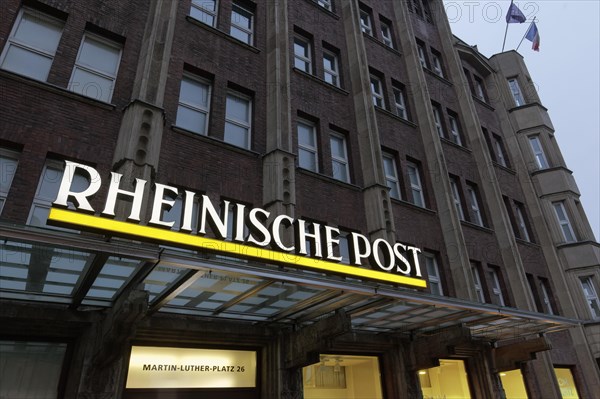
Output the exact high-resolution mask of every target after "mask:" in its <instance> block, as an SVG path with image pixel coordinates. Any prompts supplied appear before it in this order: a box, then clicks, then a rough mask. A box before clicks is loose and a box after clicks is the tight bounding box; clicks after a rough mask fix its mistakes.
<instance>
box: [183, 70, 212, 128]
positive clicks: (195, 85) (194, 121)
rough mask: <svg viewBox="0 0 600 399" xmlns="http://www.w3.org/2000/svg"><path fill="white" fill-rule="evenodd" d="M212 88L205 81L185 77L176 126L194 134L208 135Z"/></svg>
mask: <svg viewBox="0 0 600 399" xmlns="http://www.w3.org/2000/svg"><path fill="white" fill-rule="evenodd" d="M210 91H211V87H210V84H209V83H208V82H206V81H205V80H202V79H199V78H196V77H191V76H185V75H184V76H183V79H181V88H180V91H179V106H178V107H177V119H176V121H175V124H176V125H177V126H179V127H181V128H184V129H186V130H189V131H191V132H194V133H198V134H203V135H206V134H208V115H209V112H210V95H211V93H210Z"/></svg>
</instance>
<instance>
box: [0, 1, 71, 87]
mask: <svg viewBox="0 0 600 399" xmlns="http://www.w3.org/2000/svg"><path fill="white" fill-rule="evenodd" d="M63 25H64V24H63V22H62V21H59V20H57V19H54V18H52V17H50V16H48V15H46V14H43V13H41V12H39V11H35V10H31V9H28V8H23V9H22V10H21V11H20V12H19V15H18V17H17V20H16V22H15V25H14V26H13V29H12V31H11V33H10V36H9V37H8V41H7V43H6V46H4V51H3V53H2V58H0V61H1V62H0V67H1V68H2V69H5V70H7V71H11V72H15V73H18V74H21V75H25V76H28V77H30V78H33V79H37V80H41V81H44V82H45V81H46V80H47V79H48V73H49V72H50V67H51V66H52V61H53V60H54V54H56V48H57V47H58V42H59V41H60V36H61V34H62V29H63Z"/></svg>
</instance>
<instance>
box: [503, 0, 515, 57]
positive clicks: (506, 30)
mask: <svg viewBox="0 0 600 399" xmlns="http://www.w3.org/2000/svg"><path fill="white" fill-rule="evenodd" d="M512 4H513V0H510V6H508V11H509V12H510V8H511V7H512ZM507 34H508V20H507V21H506V29H505V30H504V41H503V42H502V52H504V45H505V44H506V35H507Z"/></svg>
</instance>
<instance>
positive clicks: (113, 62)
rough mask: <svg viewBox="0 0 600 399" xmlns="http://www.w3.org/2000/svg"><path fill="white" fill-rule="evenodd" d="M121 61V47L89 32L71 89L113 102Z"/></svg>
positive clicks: (78, 59) (75, 70)
mask: <svg viewBox="0 0 600 399" xmlns="http://www.w3.org/2000/svg"><path fill="white" fill-rule="evenodd" d="M120 60H121V45H119V44H117V43H114V42H112V41H109V40H106V39H104V38H101V37H100V36H96V35H93V34H91V33H86V34H85V35H84V37H83V42H82V43H81V47H80V48H79V54H77V61H76V62H75V68H74V69H73V74H72V75H71V81H70V82H69V89H70V90H71V91H74V92H75V93H79V94H81V95H84V96H86V97H91V98H94V99H96V100H100V101H104V102H110V100H111V98H112V93H113V90H114V87H115V81H116V79H117V70H118V69H119V62H120Z"/></svg>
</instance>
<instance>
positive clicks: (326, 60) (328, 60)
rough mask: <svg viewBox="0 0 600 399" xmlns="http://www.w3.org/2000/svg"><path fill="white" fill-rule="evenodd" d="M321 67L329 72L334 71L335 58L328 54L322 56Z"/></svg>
mask: <svg viewBox="0 0 600 399" xmlns="http://www.w3.org/2000/svg"><path fill="white" fill-rule="evenodd" d="M323 66H324V67H325V69H329V70H331V71H334V70H335V58H334V57H333V56H331V55H329V54H323Z"/></svg>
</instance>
